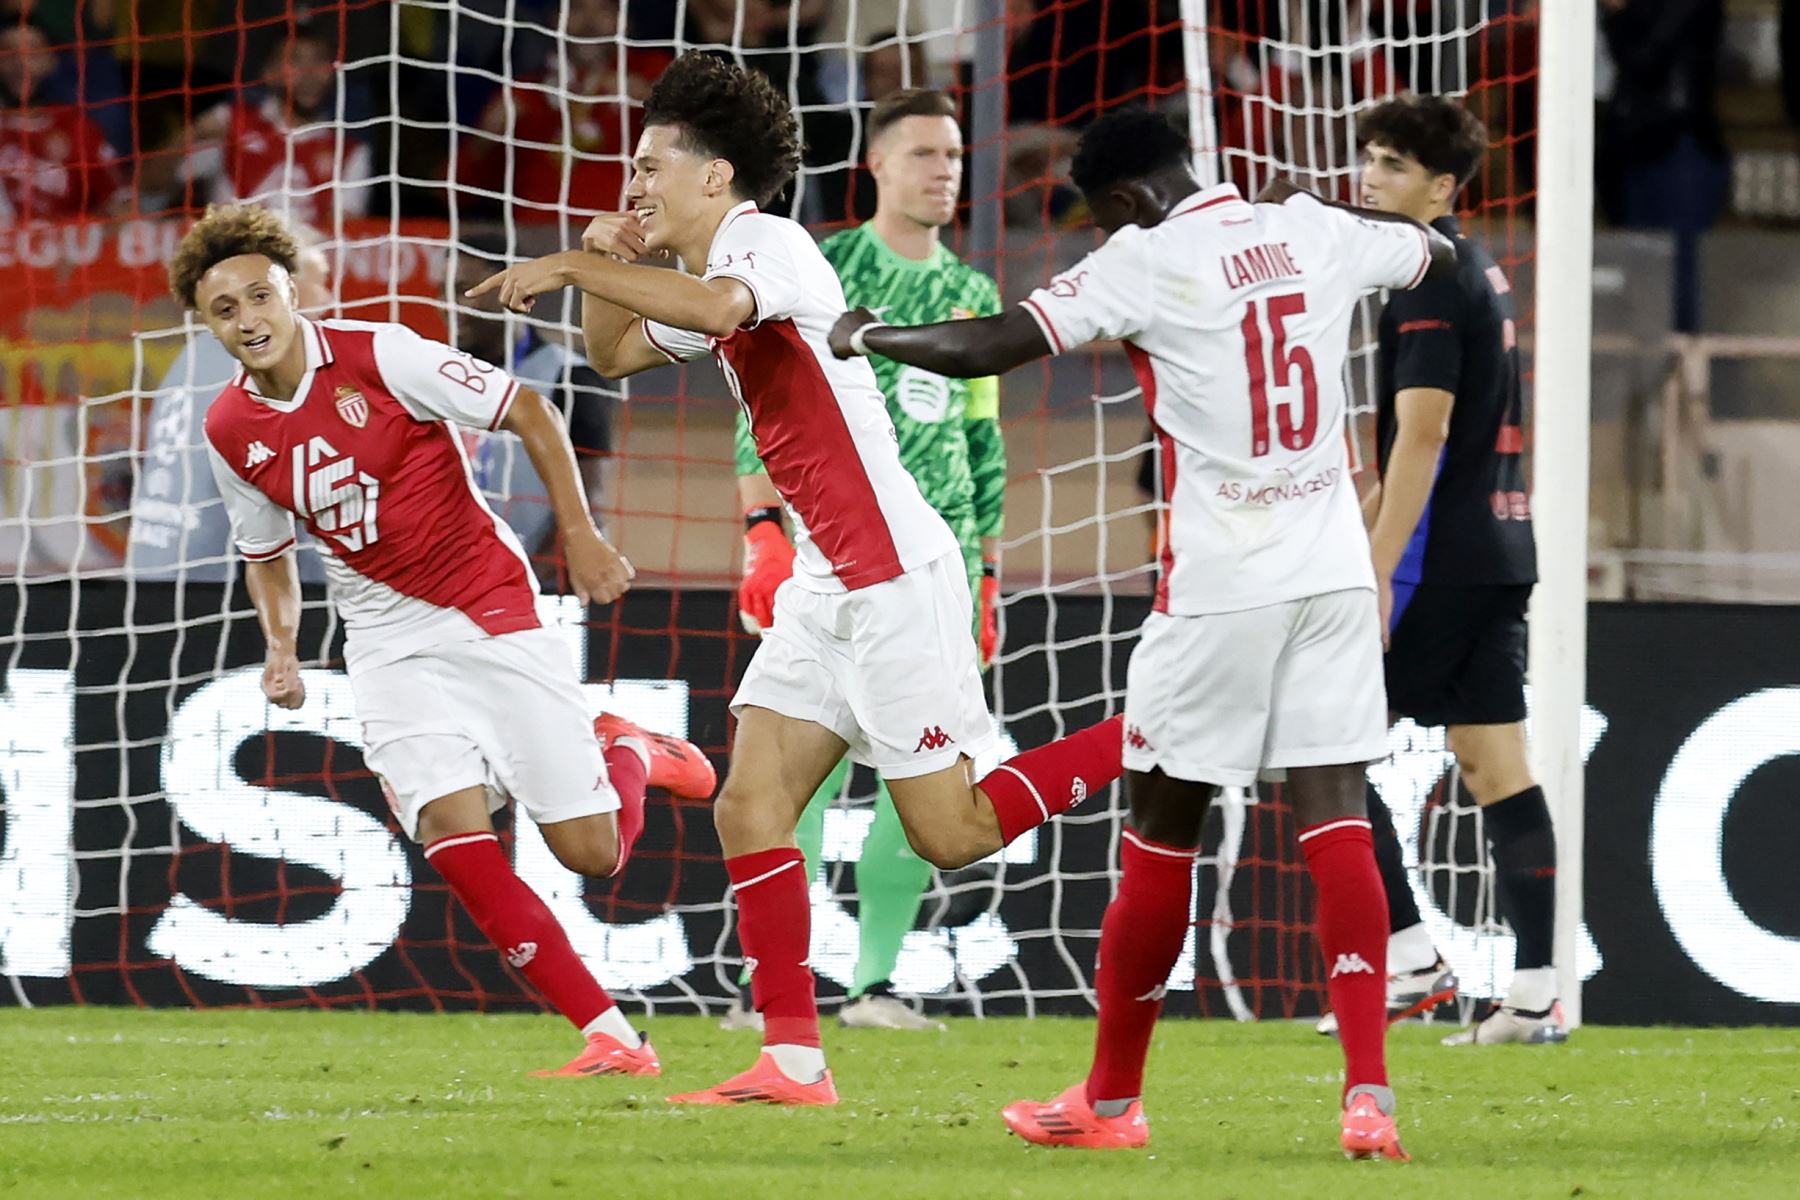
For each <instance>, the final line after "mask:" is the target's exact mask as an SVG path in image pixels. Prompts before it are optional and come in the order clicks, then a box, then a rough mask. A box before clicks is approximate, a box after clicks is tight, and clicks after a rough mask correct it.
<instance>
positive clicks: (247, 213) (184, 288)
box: [169, 204, 300, 308]
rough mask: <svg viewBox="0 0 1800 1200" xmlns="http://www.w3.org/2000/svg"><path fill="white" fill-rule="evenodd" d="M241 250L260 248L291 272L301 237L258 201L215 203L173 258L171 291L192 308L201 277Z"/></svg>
mask: <svg viewBox="0 0 1800 1200" xmlns="http://www.w3.org/2000/svg"><path fill="white" fill-rule="evenodd" d="M240 254H260V255H262V256H263V257H264V258H266V259H268V260H269V261H271V262H273V263H276V264H278V265H279V266H281V268H282V269H283V270H285V271H287V273H288V274H289V275H292V274H294V271H295V268H296V267H297V266H298V265H299V260H300V243H299V242H298V241H297V240H296V239H295V237H294V233H293V231H292V230H291V229H289V228H288V227H287V225H286V224H285V223H284V222H283V221H282V219H281V218H280V217H278V216H276V215H275V214H274V213H272V212H270V211H269V210H268V209H266V208H264V207H263V206H262V205H260V204H214V205H211V206H209V207H208V208H207V210H206V215H205V216H203V217H201V218H200V219H199V220H198V221H195V222H194V224H193V227H192V228H190V229H189V230H188V231H187V233H186V235H184V236H183V237H182V239H181V244H180V245H179V246H177V247H176V248H175V256H174V257H173V258H171V259H170V260H169V293H170V294H171V295H173V296H174V297H175V299H176V300H178V301H180V302H181V304H182V305H183V306H184V307H186V308H193V307H194V304H195V300H194V292H195V289H197V288H198V287H199V286H200V280H201V277H202V276H204V275H205V274H206V273H207V272H208V271H210V270H212V269H213V268H214V267H215V266H217V265H218V264H220V263H222V262H224V261H225V260H226V259H228V258H236V257H238V255H240Z"/></svg>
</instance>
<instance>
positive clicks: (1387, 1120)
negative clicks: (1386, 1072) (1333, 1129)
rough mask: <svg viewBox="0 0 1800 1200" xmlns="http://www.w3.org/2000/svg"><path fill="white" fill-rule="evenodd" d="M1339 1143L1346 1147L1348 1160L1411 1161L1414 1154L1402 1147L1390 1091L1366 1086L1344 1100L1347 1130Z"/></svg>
mask: <svg viewBox="0 0 1800 1200" xmlns="http://www.w3.org/2000/svg"><path fill="white" fill-rule="evenodd" d="M1384 1102H1385V1103H1384ZM1339 1144H1340V1145H1342V1146H1343V1147H1344V1157H1345V1158H1391V1159H1393V1160H1395V1161H1396V1162H1411V1161H1412V1155H1410V1154H1408V1153H1407V1152H1406V1150H1405V1148H1404V1147H1402V1146H1401V1145H1400V1129H1399V1127H1398V1126H1397V1125H1395V1124H1394V1093H1393V1090H1392V1089H1391V1088H1384V1087H1375V1086H1374V1085H1372V1084H1364V1085H1362V1086H1359V1087H1358V1088H1356V1089H1355V1090H1354V1091H1352V1092H1351V1093H1350V1095H1349V1096H1348V1097H1346V1098H1345V1100H1344V1129H1343V1134H1342V1136H1341V1137H1340V1139H1339Z"/></svg>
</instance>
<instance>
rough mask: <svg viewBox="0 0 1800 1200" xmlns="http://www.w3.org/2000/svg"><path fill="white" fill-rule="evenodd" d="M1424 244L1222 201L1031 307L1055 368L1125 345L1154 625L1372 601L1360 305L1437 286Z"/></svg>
mask: <svg viewBox="0 0 1800 1200" xmlns="http://www.w3.org/2000/svg"><path fill="white" fill-rule="evenodd" d="M1430 261H1431V254H1430V245H1429V243H1428V241H1427V239H1426V236H1425V232H1424V230H1423V228H1421V227H1419V226H1416V225H1411V224H1403V223H1397V222H1392V221H1376V220H1365V219H1363V218H1361V217H1358V216H1356V215H1355V214H1354V213H1351V212H1348V211H1346V210H1344V209H1340V208H1334V207H1331V206H1329V205H1325V204H1321V203H1319V202H1318V201H1316V200H1314V199H1313V198H1312V197H1310V196H1296V197H1293V198H1291V199H1290V200H1288V201H1287V203H1285V204H1251V203H1249V202H1248V201H1246V200H1245V199H1244V198H1243V196H1242V195H1241V194H1240V193H1239V192H1238V190H1237V189H1236V188H1235V187H1232V186H1231V185H1229V184H1227V185H1223V186H1220V187H1215V188H1209V189H1206V190H1204V191H1201V192H1197V193H1196V194H1194V195H1192V196H1189V197H1188V198H1187V199H1185V200H1183V201H1182V202H1181V203H1180V204H1177V205H1176V206H1175V208H1174V209H1173V210H1171V211H1170V213H1169V215H1168V216H1167V217H1165V218H1164V219H1163V221H1162V223H1161V224H1159V225H1157V226H1156V227H1154V228H1152V229H1143V228H1140V227H1138V226H1135V225H1131V226H1126V227H1125V228H1123V229H1120V230H1119V231H1118V232H1116V233H1114V234H1113V235H1112V236H1111V237H1110V238H1108V239H1107V241H1106V244H1105V245H1103V246H1101V247H1100V248H1099V249H1098V250H1096V251H1094V252H1093V253H1092V254H1090V255H1088V256H1087V257H1086V258H1084V259H1082V260H1081V261H1080V262H1078V263H1076V264H1075V265H1074V266H1073V267H1071V268H1070V269H1069V270H1067V271H1065V272H1063V273H1062V274H1061V275H1059V276H1057V277H1056V278H1055V279H1054V280H1052V281H1051V283H1050V286H1048V287H1045V288H1040V289H1038V290H1037V291H1035V292H1033V293H1032V294H1031V296H1030V297H1029V298H1028V299H1026V300H1025V302H1024V303H1025V307H1026V309H1027V310H1028V311H1029V312H1030V313H1031V314H1032V316H1033V317H1035V318H1036V320H1037V322H1038V325H1039V326H1040V327H1041V328H1042V330H1043V333H1044V337H1045V339H1046V340H1048V341H1049V343H1050V346H1051V348H1052V349H1053V350H1055V351H1056V352H1057V353H1062V352H1063V351H1066V350H1070V349H1073V348H1074V347H1076V346H1078V345H1081V344H1082V343H1084V342H1091V341H1096V340H1102V339H1111V338H1118V339H1121V340H1123V341H1124V343H1125V349H1126V352H1127V354H1129V356H1130V358H1131V362H1132V367H1133V369H1134V370H1135V371H1136V373H1137V377H1138V383H1139V385H1140V386H1141V387H1142V388H1143V392H1144V405H1145V407H1146V408H1147V409H1148V410H1149V412H1150V419H1151V422H1152V424H1153V425H1154V426H1155V428H1156V437H1157V443H1158V449H1159V452H1160V455H1161V461H1162V477H1163V481H1164V483H1163V486H1164V488H1165V491H1166V493H1167V496H1168V501H1169V508H1170V513H1169V536H1168V540H1167V542H1166V544H1165V548H1164V551H1163V563H1162V566H1163V575H1162V584H1161V586H1160V587H1159V588H1158V590H1157V597H1156V608H1157V611H1159V612H1169V613H1175V614H1178V615H1185V616H1192V615H1198V614H1202V613H1216V612H1233V611H1237V610H1240V609H1246V608H1260V607H1263V606H1265V605H1270V604H1280V603H1283V602H1285V601H1289V600H1297V599H1300V598H1302V597H1305V596H1317V595H1323V594H1325V593H1327V592H1335V591H1342V590H1344V589H1346V588H1373V587H1374V586H1375V576H1374V571H1373V568H1372V567H1371V566H1370V562H1369V543H1368V538H1367V536H1366V534H1365V533H1364V531H1363V524H1362V515H1361V512H1360V510H1359V507H1358V505H1357V499H1356V487H1355V484H1354V482H1353V481H1352V480H1351V477H1350V461H1349V453H1348V446H1347V443H1346V440H1345V423H1344V422H1345V407H1346V400H1345V394H1344V358H1345V355H1346V354H1347V352H1348V349H1349V335H1350V318H1351V314H1352V313H1353V312H1354V311H1355V308H1356V301H1357V299H1358V297H1360V296H1361V295H1362V294H1363V293H1365V292H1368V291H1370V290H1372V289H1374V288H1383V287H1387V288H1410V287H1414V286H1416V285H1417V284H1418V283H1419V281H1420V280H1421V279H1423V278H1424V277H1425V270H1426V268H1427V267H1428V266H1429V265H1430Z"/></svg>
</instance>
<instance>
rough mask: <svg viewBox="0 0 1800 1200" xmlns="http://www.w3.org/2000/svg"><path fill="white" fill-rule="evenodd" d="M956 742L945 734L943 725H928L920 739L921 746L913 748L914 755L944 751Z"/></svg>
mask: <svg viewBox="0 0 1800 1200" xmlns="http://www.w3.org/2000/svg"><path fill="white" fill-rule="evenodd" d="M955 740H956V739H955V738H953V737H951V736H950V735H949V734H947V733H945V732H944V727H943V726H942V725H927V726H926V727H925V732H924V733H923V734H921V735H920V737H919V744H918V745H917V746H914V747H913V753H914V754H921V753H923V752H924V751H926V750H942V749H943V748H944V747H945V746H948V745H950V744H951V743H952V742H954V741H955Z"/></svg>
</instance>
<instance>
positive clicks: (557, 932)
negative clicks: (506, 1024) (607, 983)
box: [425, 833, 614, 1029]
mask: <svg viewBox="0 0 1800 1200" xmlns="http://www.w3.org/2000/svg"><path fill="white" fill-rule="evenodd" d="M425 857H426V859H427V860H428V861H430V863H431V865H432V866H434V867H436V868H437V869H438V874H440V875H442V876H443V877H444V879H445V881H446V882H448V883H449V884H450V890H451V891H453V892H455V893H456V898H457V899H458V900H461V901H462V902H463V907H464V908H466V909H468V910H469V915H470V916H471V917H474V918H475V924H476V925H478V926H480V927H481V932H483V933H485V934H487V937H488V941H490V942H492V943H494V945H495V946H497V947H499V949H500V953H502V954H504V955H505V956H506V961H508V962H510V963H511V964H512V965H513V966H515V967H517V968H519V970H521V971H523V972H524V973H525V978H527V979H529V980H531V982H532V984H533V985H534V986H535V987H536V988H537V990H538V991H540V992H542V993H544V998H545V999H547V1000H549V1001H550V1003H551V1005H552V1006H553V1007H554V1008H555V1009H556V1011H557V1012H559V1013H561V1014H562V1015H563V1016H565V1017H567V1018H568V1019H569V1020H570V1022H572V1023H573V1024H574V1026H575V1028H577V1029H585V1028H586V1027H587V1025H588V1023H589V1022H590V1021H592V1020H593V1019H594V1018H595V1017H597V1016H599V1015H600V1014H601V1013H603V1012H605V1011H606V1010H607V1009H609V1008H612V1007H614V1005H613V998H612V997H611V996H609V995H607V994H606V989H605V988H603V987H601V986H600V983H599V981H598V980H596V979H595V978H594V976H593V973H592V972H590V971H589V970H588V969H587V964H585V963H583V962H582V961H581V956H580V955H578V954H576V953H575V947H574V946H571V945H570V944H569V935H568V934H566V933H564V932H563V927H562V926H561V925H559V924H557V922H556V918H555V917H553V916H551V915H550V910H549V909H548V908H546V907H544V902H543V901H542V900H540V899H538V894H537V893H536V892H534V891H532V890H531V889H530V888H529V887H527V886H526V884H525V881H524V880H523V879H520V878H519V877H518V876H517V875H516V874H514V873H513V869H512V864H511V863H509V862H507V861H506V854H505V852H504V851H502V850H501V849H500V839H499V838H497V837H495V836H494V835H493V834H491V833H458V834H452V835H451V836H449V837H442V838H439V839H438V840H437V841H435V842H433V843H431V844H430V845H429V846H427V847H425Z"/></svg>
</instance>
